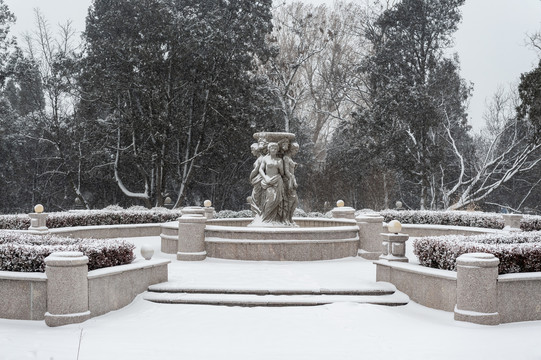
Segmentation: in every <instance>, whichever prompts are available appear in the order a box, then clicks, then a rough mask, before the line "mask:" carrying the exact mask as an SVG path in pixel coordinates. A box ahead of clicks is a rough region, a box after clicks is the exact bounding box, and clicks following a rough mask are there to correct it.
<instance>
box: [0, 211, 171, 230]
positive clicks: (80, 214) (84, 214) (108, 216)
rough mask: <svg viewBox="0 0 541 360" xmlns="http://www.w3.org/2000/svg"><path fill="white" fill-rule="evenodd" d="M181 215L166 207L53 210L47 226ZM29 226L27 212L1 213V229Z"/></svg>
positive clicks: (143, 220)
mask: <svg viewBox="0 0 541 360" xmlns="http://www.w3.org/2000/svg"><path fill="white" fill-rule="evenodd" d="M180 215H181V213H180V210H168V209H165V208H154V209H150V210H148V209H145V208H142V207H134V208H130V209H122V208H120V207H118V209H114V210H113V209H112V208H111V207H110V208H107V209H104V210H77V211H69V212H53V213H49V214H48V217H47V227H48V228H50V229H55V228H62V227H72V226H91V225H119V224H147V223H162V222H167V221H173V220H176V219H178V217H179V216H180ZM29 226H30V218H29V217H28V215H26V214H17V215H0V229H10V230H26V229H28V227H29Z"/></svg>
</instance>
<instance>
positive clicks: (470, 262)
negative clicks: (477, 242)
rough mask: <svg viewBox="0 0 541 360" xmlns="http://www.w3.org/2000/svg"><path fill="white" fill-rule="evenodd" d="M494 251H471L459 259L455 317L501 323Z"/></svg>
mask: <svg viewBox="0 0 541 360" xmlns="http://www.w3.org/2000/svg"><path fill="white" fill-rule="evenodd" d="M499 263H500V260H499V259H498V258H497V257H495V256H494V255H492V254H486V253H468V254H463V255H461V256H459V257H458V259H457V260H456V264H457V282H456V306H455V320H458V321H468V322H472V323H475V324H482V325H497V324H499V323H500V314H499V313H498V301H497V295H498V288H497V283H498V264H499Z"/></svg>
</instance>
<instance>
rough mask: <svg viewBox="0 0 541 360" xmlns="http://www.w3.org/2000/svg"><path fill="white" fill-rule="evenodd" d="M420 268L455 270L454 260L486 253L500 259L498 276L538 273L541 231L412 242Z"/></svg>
mask: <svg viewBox="0 0 541 360" xmlns="http://www.w3.org/2000/svg"><path fill="white" fill-rule="evenodd" d="M413 252H414V254H415V255H417V257H418V258H419V263H420V264H421V265H424V266H427V267H432V268H437V269H444V270H453V271H454V270H456V259H457V258H458V257H459V256H460V255H462V254H465V253H472V252H485V253H490V254H493V255H494V256H496V257H497V258H498V259H500V264H499V266H498V272H499V273H500V274H507V273H517V272H535V271H541V231H532V232H509V233H505V234H484V235H476V236H466V235H449V236H434V237H423V238H419V239H416V240H415V241H414V242H413Z"/></svg>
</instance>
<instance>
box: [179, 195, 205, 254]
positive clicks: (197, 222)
mask: <svg viewBox="0 0 541 360" xmlns="http://www.w3.org/2000/svg"><path fill="white" fill-rule="evenodd" d="M206 222H207V217H206V216H205V209H203V208H202V207H199V206H189V207H185V208H183V209H182V216H181V217H179V218H178V252H177V260H184V261H199V260H205V258H206V257H207V252H206V249H205V225H206Z"/></svg>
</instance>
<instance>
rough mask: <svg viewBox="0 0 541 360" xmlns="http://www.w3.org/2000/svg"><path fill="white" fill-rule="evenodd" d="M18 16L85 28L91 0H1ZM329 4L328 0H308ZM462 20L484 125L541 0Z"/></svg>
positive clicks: (479, 11) (482, 4)
mask: <svg viewBox="0 0 541 360" xmlns="http://www.w3.org/2000/svg"><path fill="white" fill-rule="evenodd" d="M4 2H5V3H6V4H7V5H8V6H9V8H10V10H11V11H12V12H13V13H15V16H16V17H17V24H16V26H15V27H13V29H12V30H13V33H14V34H15V35H17V36H19V34H21V33H23V32H25V31H30V30H32V28H33V24H34V11H33V9H35V8H39V9H40V10H41V12H42V14H43V15H44V16H45V18H46V19H48V21H49V23H50V24H51V25H56V24H58V23H65V21H66V20H68V19H70V20H71V21H72V22H73V25H74V27H75V28H76V29H78V30H80V31H82V30H83V29H84V22H85V17H86V14H87V9H88V7H89V6H90V3H91V0H4ZM310 2H316V3H321V2H326V3H332V0H310ZM462 13H463V20H462V23H461V24H460V27H459V30H458V32H457V34H456V41H455V45H456V46H455V51H456V52H458V55H459V57H460V63H461V68H462V71H461V74H462V77H463V78H465V79H466V80H467V81H471V82H472V83H473V84H474V93H473V98H472V99H471V101H470V108H469V115H470V123H471V124H472V125H473V127H474V129H475V130H478V129H480V128H481V127H482V126H483V120H482V115H483V111H484V107H485V101H486V100H489V99H490V98H491V96H492V94H493V93H494V92H495V91H496V89H497V88H498V86H503V87H506V86H508V85H509V84H516V83H518V79H519V77H520V74H521V73H523V72H526V71H529V70H531V69H533V68H534V67H535V66H536V65H537V63H538V61H539V60H538V54H537V53H536V52H535V51H533V50H531V49H529V48H527V47H526V46H525V42H526V34H527V33H532V32H535V31H538V30H541V0H467V1H466V5H464V6H463V8H462Z"/></svg>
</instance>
